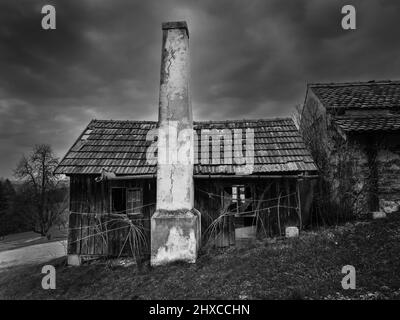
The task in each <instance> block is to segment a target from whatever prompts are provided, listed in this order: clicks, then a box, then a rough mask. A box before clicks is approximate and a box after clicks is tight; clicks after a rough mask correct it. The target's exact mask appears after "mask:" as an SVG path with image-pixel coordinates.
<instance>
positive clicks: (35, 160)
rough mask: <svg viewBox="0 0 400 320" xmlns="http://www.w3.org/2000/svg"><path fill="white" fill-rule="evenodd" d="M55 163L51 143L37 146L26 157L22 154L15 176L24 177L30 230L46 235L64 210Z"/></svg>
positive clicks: (55, 158) (55, 159) (56, 161)
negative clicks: (55, 173) (28, 205)
mask: <svg viewBox="0 0 400 320" xmlns="http://www.w3.org/2000/svg"><path fill="white" fill-rule="evenodd" d="M57 165H58V159H57V157H55V155H54V153H53V151H52V149H51V146H50V145H47V144H40V145H36V146H35V147H34V148H33V151H32V153H31V154H30V155H29V156H25V155H24V156H22V158H21V160H20V161H19V163H18V165H17V167H16V169H15V170H14V175H15V177H17V178H19V179H22V180H24V182H25V186H24V187H25V190H26V191H25V192H26V196H27V197H28V198H29V202H30V204H31V206H30V210H31V211H32V212H30V214H29V216H27V217H26V218H27V219H29V220H30V224H31V227H32V230H33V231H35V232H37V233H40V234H41V235H43V236H47V235H48V234H47V233H48V231H49V229H50V228H51V226H53V224H54V223H55V222H56V221H57V219H58V216H59V215H60V214H61V213H62V211H63V210H64V206H63V205H58V203H59V202H60V196H59V190H58V182H59V179H58V178H57V176H55V175H53V172H54V170H55V168H56V167H57Z"/></svg>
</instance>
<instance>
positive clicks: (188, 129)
mask: <svg viewBox="0 0 400 320" xmlns="http://www.w3.org/2000/svg"><path fill="white" fill-rule="evenodd" d="M162 30H163V40H162V57H161V79H160V102H159V118H158V156H157V157H158V160H157V204H156V212H155V213H154V215H153V216H152V218H151V264H152V265H160V264H165V263H168V262H172V261H187V262H195V261H196V258H197V251H198V248H199V245H200V237H201V232H200V228H201V226H200V213H199V212H198V211H197V210H196V209H194V208H193V205H194V184H193V161H194V160H193V159H194V157H193V150H194V144H193V141H194V139H193V118H192V107H191V102H190V90H189V77H190V65H189V64H190V63H189V31H188V27H187V24H186V22H166V23H163V24H162Z"/></svg>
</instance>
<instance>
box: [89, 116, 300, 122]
mask: <svg viewBox="0 0 400 320" xmlns="http://www.w3.org/2000/svg"><path fill="white" fill-rule="evenodd" d="M284 120H290V121H293V119H292V118H291V117H274V118H261V119H231V120H194V121H193V123H194V124H203V123H241V122H272V121H284ZM108 122H112V123H119V122H121V123H151V124H154V123H157V121H156V120H116V119H109V120H104V119H102V120H99V119H92V120H91V122H90V124H92V123H108Z"/></svg>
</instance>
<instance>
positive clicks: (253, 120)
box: [193, 117, 292, 123]
mask: <svg viewBox="0 0 400 320" xmlns="http://www.w3.org/2000/svg"><path fill="white" fill-rule="evenodd" d="M283 120H291V121H292V118H290V117H274V118H262V119H231V120H194V121H193V123H239V122H267V121H269V122H271V121H283Z"/></svg>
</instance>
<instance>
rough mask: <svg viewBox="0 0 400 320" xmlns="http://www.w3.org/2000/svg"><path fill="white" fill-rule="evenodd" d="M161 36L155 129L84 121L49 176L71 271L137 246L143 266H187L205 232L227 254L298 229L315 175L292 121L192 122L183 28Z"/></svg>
mask: <svg viewBox="0 0 400 320" xmlns="http://www.w3.org/2000/svg"><path fill="white" fill-rule="evenodd" d="M162 29H163V44H162V59H161V81H160V96H159V112H158V121H136V120H131V121H115V120H93V121H92V122H90V123H89V125H88V126H87V128H86V129H84V130H83V132H82V134H81V135H80V137H79V138H78V139H77V140H76V142H75V143H74V144H73V146H72V147H71V149H70V150H69V151H68V152H67V154H66V155H65V157H64V158H63V159H62V161H61V162H60V164H59V166H58V168H57V169H56V173H60V174H61V173H62V174H65V175H67V176H69V178H70V218H69V234H68V255H69V261H70V263H71V264H77V263H80V261H81V259H82V258H91V257H98V256H108V257H116V256H121V255H131V254H132V251H131V250H130V248H131V249H132V246H133V247H135V246H136V245H137V243H138V242H141V243H142V244H145V243H146V244H148V250H146V249H145V248H144V249H143V251H144V255H145V256H146V255H147V256H148V257H147V258H148V259H150V261H151V263H152V264H153V265H158V264H163V263H167V262H171V261H177V260H180V261H188V262H195V261H196V258H197V252H198V249H199V246H200V245H201V243H202V242H204V239H205V235H206V234H207V232H208V231H209V230H212V231H214V232H211V233H213V234H212V235H211V236H209V238H210V239H212V240H213V241H215V244H217V245H218V246H229V245H234V244H235V242H236V241H239V240H241V239H247V238H254V237H256V236H257V234H262V235H264V236H268V235H276V234H278V235H283V234H284V230H285V226H297V227H299V228H301V227H302V225H303V223H304V220H305V219H306V216H307V212H308V210H309V207H310V204H311V199H310V195H312V193H310V192H308V190H309V188H308V186H309V184H310V182H309V181H310V180H311V179H313V178H315V174H316V166H315V164H314V162H313V159H312V158H311V156H310V153H309V152H308V150H307V149H306V147H305V145H304V143H303V141H302V138H301V136H300V134H299V132H298V130H297V128H296V126H295V124H294V122H293V120H292V119H290V118H281V119H264V120H232V121H199V122H196V121H193V119H192V106H191V101H190V90H189V32H188V28H187V25H186V23H185V22H173V23H164V24H163V26H162ZM216 222H218V223H216ZM126 244H128V245H126ZM136 247H137V246H136ZM142 247H145V246H144V245H143V246H142Z"/></svg>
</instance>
